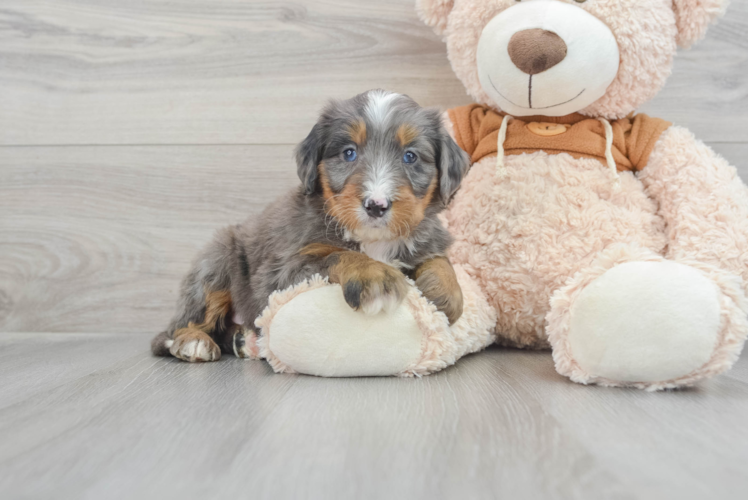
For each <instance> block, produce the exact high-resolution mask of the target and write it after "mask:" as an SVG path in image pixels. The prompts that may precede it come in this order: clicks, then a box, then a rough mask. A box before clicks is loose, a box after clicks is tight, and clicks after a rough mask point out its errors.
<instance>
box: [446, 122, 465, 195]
mask: <svg viewBox="0 0 748 500" xmlns="http://www.w3.org/2000/svg"><path fill="white" fill-rule="evenodd" d="M440 135H441V147H440V153H439V193H440V195H441V199H442V204H443V205H444V206H445V207H446V206H447V205H448V204H449V201H450V200H451V199H452V196H454V194H455V193H456V192H457V188H459V187H460V183H461V182H462V179H463V177H465V174H467V171H468V169H469V168H470V157H469V156H468V154H467V153H466V152H465V151H463V150H462V149H460V146H458V145H457V143H456V142H455V141H454V140H453V139H452V137H450V135H449V133H448V132H447V130H446V129H445V128H444V127H442V128H441V134H440Z"/></svg>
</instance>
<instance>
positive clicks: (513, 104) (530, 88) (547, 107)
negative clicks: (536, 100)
mask: <svg viewBox="0 0 748 500" xmlns="http://www.w3.org/2000/svg"><path fill="white" fill-rule="evenodd" d="M488 81H489V82H491V86H492V87H493V89H494V90H495V91H496V93H497V94H499V95H500V96H501V97H502V98H503V99H505V100H506V101H507V102H508V103H510V104H511V105H512V106H517V107H518V108H522V109H550V108H555V107H558V106H563V105H564V104H568V103H570V102H571V101H573V100H575V99H577V98H578V97H579V96H580V95H582V94H584V91H585V90H587V89H582V91H581V92H580V93H578V94H577V95H576V96H574V97H572V98H571V99H569V100H568V101H564V102H560V103H558V104H553V105H552V106H544V107H542V108H534V107H532V75H530V81H529V83H528V86H527V90H528V103H529V104H530V107H527V106H520V105H519V104H516V103H515V102H514V101H512V100H511V99H507V97H506V96H505V95H504V94H502V93H501V92H500V91H499V89H498V88H496V84H495V83H493V79H492V78H491V75H488Z"/></svg>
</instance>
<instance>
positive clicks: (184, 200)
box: [0, 0, 748, 500]
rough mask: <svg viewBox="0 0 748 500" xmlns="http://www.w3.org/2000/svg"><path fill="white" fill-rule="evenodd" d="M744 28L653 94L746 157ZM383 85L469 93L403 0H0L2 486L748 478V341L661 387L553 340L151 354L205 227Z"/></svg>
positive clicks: (430, 485) (575, 493)
mask: <svg viewBox="0 0 748 500" xmlns="http://www.w3.org/2000/svg"><path fill="white" fill-rule="evenodd" d="M746 32H748V2H737V1H735V2H732V6H731V9H730V14H729V15H728V17H726V18H725V19H724V20H723V21H722V22H721V23H720V24H719V25H717V26H716V27H715V28H713V29H712V30H711V31H710V32H709V34H708V36H707V39H706V40H705V41H704V42H703V43H701V44H700V45H698V46H696V47H695V48H694V49H692V50H690V51H685V52H682V53H681V54H680V55H679V56H678V58H677V61H676V66H675V69H674V73H673V76H672V78H671V79H670V81H669V82H668V85H667V87H666V89H665V90H664V91H663V92H662V93H661V94H660V96H658V97H657V98H656V99H654V100H653V101H652V102H651V103H649V104H648V105H647V106H645V107H644V109H642V111H644V112H647V113H649V114H651V115H654V116H659V117H662V118H666V119H669V120H671V121H673V122H676V123H678V124H680V125H684V126H687V127H689V128H690V129H691V130H692V131H693V132H694V133H695V134H696V135H697V137H699V138H700V139H702V140H704V141H706V142H707V143H708V144H709V145H710V146H712V147H713V148H715V149H716V150H717V151H718V152H720V153H721V154H723V155H724V156H725V157H726V158H727V159H728V160H730V161H731V162H732V163H733V164H734V165H736V166H737V167H738V170H739V172H740V174H741V176H742V177H743V179H745V180H747V181H748V99H747V98H746V95H747V94H748V64H747V63H748V38H747V37H746V35H745V33H746ZM376 87H381V88H386V89H390V90H395V91H399V92H405V93H408V94H409V95H411V96H412V97H414V98H415V99H416V100H418V101H419V102H420V103H421V104H423V105H427V106H439V107H442V108H447V107H451V106H456V105H461V104H466V103H469V102H470V98H469V97H468V96H467V95H465V92H464V90H463V88H462V86H461V84H460V83H459V81H458V80H457V79H456V78H455V76H454V75H453V73H452V70H451V68H450V67H449V63H448V61H447V57H446V50H445V47H444V45H443V43H442V42H441V41H440V40H439V38H438V37H437V36H435V35H434V34H433V33H432V32H431V31H430V30H429V29H428V28H427V27H425V26H424V25H422V23H420V22H419V21H418V19H417V17H416V15H415V12H414V9H413V0H380V1H377V2H371V1H366V0H308V1H301V0H288V1H285V0H284V1H268V0H142V1H137V2H134V1H130V2H123V1H117V0H33V1H31V0H2V2H0V332H5V333H0V498H3V499H5V498H9V499H16V498H91V499H96V500H98V499H101V498H107V499H108V498H114V499H118V498H128V499H129V498H138V499H148V498H175V497H179V498H180V499H185V500H188V499H190V498H227V497H235V498H278V499H282V498H313V499H317V498H325V499H327V498H346V499H347V498H433V499H439V498H455V497H458V498H470V499H472V498H543V499H545V498H594V499H603V498H617V499H627V498H657V499H659V498H671V497H678V498H686V499H687V498H725V499H730V498H745V496H746V491H748V478H747V477H746V475H745V473H744V464H745V463H746V462H747V461H748V431H746V430H745V429H746V426H745V421H746V419H748V355H745V354H744V355H743V357H742V358H741V360H740V361H739V363H738V365H737V366H736V367H735V368H734V369H733V370H732V371H731V372H729V373H728V374H727V375H725V376H722V377H719V378H717V379H715V380H712V381H709V382H707V383H705V384H703V385H701V386H699V387H698V388H696V389H692V390H686V391H678V392H667V393H658V394H647V393H642V392H639V391H629V390H620V389H605V388H593V387H583V386H579V385H575V384H572V383H570V382H568V381H567V380H566V379H564V378H563V377H560V376H559V375H557V374H556V373H555V371H554V370H553V364H552V360H551V358H550V355H549V354H548V353H542V352H541V353H537V352H520V351H513V350H502V349H489V350H488V351H486V352H483V353H480V354H477V355H474V356H470V357H468V358H466V359H464V360H462V361H461V362H460V363H459V364H458V365H456V366H455V367H453V368H451V369H449V370H446V371H444V372H442V373H439V374H437V375H434V376H430V377H426V378H424V379H416V380H400V379H349V380H329V379H328V380H325V379H317V378H312V377H303V376H287V375H275V374H273V373H272V371H271V370H270V368H269V367H268V366H267V365H266V364H265V363H263V362H250V361H242V360H237V359H234V358H233V357H227V358H225V359H223V360H222V361H221V362H219V363H215V364H206V365H188V364H184V363H180V362H176V361H174V360H168V359H157V358H153V357H151V356H150V355H149V353H148V348H147V345H148V341H149V337H150V335H151V334H152V333H154V332H156V331H158V330H159V329H160V328H162V327H163V326H164V325H165V324H166V322H167V321H168V318H169V315H170V314H171V312H172V310H173V307H174V303H175V300H176V291H177V287H178V284H179V280H180V279H181V277H182V276H183V275H184V273H185V272H186V270H187V267H188V265H189V262H190V260H191V259H192V258H193V256H194V255H195V253H196V251H197V249H198V248H199V247H201V246H202V245H203V244H204V243H205V242H206V240H207V239H208V238H209V237H210V235H211V234H212V232H213V231H215V230H216V229H217V228H219V227H221V226H223V225H226V224H230V223H235V222H239V221H241V220H243V219H244V218H246V217H254V216H257V214H258V213H259V211H260V210H261V209H262V207H264V206H265V204H266V203H267V202H268V201H270V200H271V199H272V198H274V197H275V196H277V195H279V194H280V193H282V192H283V191H285V190H286V189H288V188H289V187H291V186H293V185H295V184H296V182H297V180H296V177H295V167H294V165H293V163H292V160H291V152H292V150H293V146H294V144H295V143H297V142H298V141H299V140H301V139H302V138H303V137H304V136H305V135H306V133H307V132H308V131H309V129H310V128H311V126H312V124H313V122H314V119H315V116H316V113H317V111H318V110H319V108H320V107H321V106H322V105H323V103H324V102H325V101H326V100H327V99H328V98H330V97H348V96H351V95H353V94H355V93H358V92H361V91H364V90H367V89H370V88H376ZM8 332H14V333H8ZM39 332H51V333H39ZM146 332H147V333H146Z"/></svg>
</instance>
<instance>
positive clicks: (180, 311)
mask: <svg viewBox="0 0 748 500" xmlns="http://www.w3.org/2000/svg"><path fill="white" fill-rule="evenodd" d="M372 92H378V94H376V95H379V96H381V95H383V93H382V92H381V91H372ZM372 92H369V93H364V94H361V95H358V96H356V97H354V98H352V99H350V100H347V101H333V102H331V103H330V104H329V105H328V106H327V107H326V108H325V110H324V111H323V113H322V115H321V117H320V118H319V121H318V123H317V124H316V125H315V126H314V128H313V129H312V131H311V133H310V134H309V136H308V137H307V138H306V139H305V140H304V141H303V142H302V143H301V144H300V145H299V146H298V148H297V151H296V160H297V166H298V174H299V178H300V179H301V181H302V185H301V186H300V187H299V188H297V189H295V190H294V191H292V192H291V193H289V194H287V195H286V196H283V197H281V198H279V199H278V200H276V201H275V202H273V203H272V204H270V205H269V206H268V207H267V208H266V209H265V210H264V211H263V212H262V214H261V215H260V216H259V217H256V218H252V219H249V220H247V221H245V222H243V223H241V224H237V225H234V226H229V227H226V228H224V229H222V230H220V231H218V233H217V234H216V236H215V238H214V239H213V241H212V242H211V243H210V244H209V245H208V246H207V247H206V248H205V249H204V250H203V251H202V253H201V254H200V255H199V257H198V258H197V259H196V261H195V263H194V265H193V268H192V270H191V271H190V273H189V274H188V275H187V276H186V277H185V279H184V281H183V283H182V287H181V291H180V297H179V302H178V305H177V311H176V314H175V315H174V318H173V319H172V321H171V323H170V325H169V327H168V328H167V330H165V331H164V332H162V333H161V334H159V335H158V336H157V337H156V338H154V339H153V342H152V349H153V352H154V353H155V354H157V355H168V354H169V350H168V348H167V347H166V345H165V344H166V341H167V340H168V339H171V338H173V334H174V332H175V331H176V330H177V329H179V328H184V327H186V326H187V325H188V324H189V323H190V322H194V323H198V324H199V323H200V322H202V321H203V317H204V315H205V309H206V306H205V294H206V292H207V291H219V290H230V293H231V298H232V313H234V314H238V315H239V316H240V317H241V318H243V319H244V320H245V323H246V325H247V326H251V325H252V323H253V321H254V319H255V318H256V317H257V316H258V315H259V314H260V313H261V312H262V310H263V309H264V308H265V307H266V305H267V302H268V297H269V296H270V294H271V293H273V292H274V291H276V290H281V289H285V288H287V287H289V286H291V285H294V284H296V283H299V282H301V281H303V280H305V279H307V278H310V277H311V276H313V275H314V274H318V273H319V274H321V275H323V276H326V275H327V270H328V265H329V263H328V262H327V261H326V260H325V259H320V258H319V257H314V256H302V255H300V253H299V252H300V250H301V249H302V248H304V247H305V246H307V245H309V244H312V243H324V244H328V245H333V246H336V247H340V248H345V249H349V250H353V251H360V250H361V242H359V241H357V240H356V239H355V238H351V236H350V235H349V234H346V231H344V230H343V228H342V227H341V225H340V224H339V223H338V222H339V221H336V220H335V219H333V218H331V217H330V216H329V215H328V214H326V212H325V200H324V198H323V196H322V190H321V186H320V179H319V171H318V165H319V164H320V163H324V165H325V169H326V171H327V172H328V175H329V179H330V186H331V187H332V188H333V190H335V191H338V190H339V189H342V187H343V186H344V185H345V182H346V180H347V178H348V176H350V175H352V173H354V172H356V171H360V172H363V173H364V174H367V172H368V171H369V170H371V169H372V168H374V167H373V165H375V164H376V165H379V167H380V168H386V170H387V172H386V175H387V176H388V178H389V179H390V181H391V182H393V183H395V184H397V185H402V184H409V186H410V188H411V189H412V192H413V193H414V194H416V195H417V196H423V194H424V193H425V191H426V189H427V188H428V186H429V184H430V183H431V182H432V180H433V178H434V177H435V176H436V178H437V179H438V182H439V196H434V197H433V200H432V202H431V203H430V204H429V205H428V207H427V209H426V212H425V217H424V219H423V221H422V222H421V223H420V224H419V225H418V226H417V227H415V228H410V234H409V238H408V240H407V243H406V242H404V243H403V244H402V245H400V246H398V247H397V250H396V253H395V255H393V256H392V257H393V258H392V260H393V261H396V262H398V265H400V266H401V268H402V269H403V270H404V271H405V272H408V270H410V271H411V272H412V270H414V269H415V268H416V267H417V266H418V265H419V264H420V263H422V262H423V261H424V260H426V259H428V258H431V257H434V256H438V255H445V253H446V250H447V248H448V246H449V244H450V243H451V237H450V235H449V233H448V232H447V231H446V230H445V229H444V228H443V227H442V225H441V223H440V222H439V220H438V219H437V214H438V213H439V212H440V211H441V210H442V209H443V208H444V206H445V205H446V203H447V202H448V201H449V199H450V197H451V196H452V195H453V194H454V192H455V191H456V189H457V187H458V186H459V183H460V181H461V179H462V177H463V175H464V174H465V172H466V170H467V167H468V158H467V156H466V154H465V153H464V152H463V151H462V150H461V149H459V147H458V146H457V145H456V144H455V143H454V141H452V139H451V138H450V137H449V135H448V134H447V132H446V130H445V129H444V128H443V126H442V124H441V117H440V114H439V113H438V112H437V111H435V110H428V109H423V108H420V107H419V106H418V105H417V104H416V103H415V102H414V101H412V100H411V99H410V98H408V97H406V96H401V95H396V96H395V97H393V98H392V99H391V102H390V103H389V105H388V106H387V108H386V110H387V113H386V115H385V116H382V117H380V118H383V119H381V120H373V119H372V117H371V116H368V115H367V112H366V107H367V105H368V103H370V102H371V94H372ZM362 119H363V120H364V121H365V122H366V125H367V142H366V146H365V147H364V148H360V150H359V151H358V154H359V160H358V161H357V162H356V164H355V165H352V164H350V163H346V162H345V161H343V160H342V156H341V154H342V151H343V150H344V149H345V148H347V147H350V146H351V139H350V132H349V131H350V126H351V125H352V124H353V123H355V122H357V121H360V120H362ZM405 122H407V123H409V124H412V125H415V127H416V128H417V129H418V130H419V135H418V137H417V138H416V140H415V141H414V142H413V143H412V144H411V145H409V146H408V150H411V151H413V152H415V153H417V155H418V158H419V159H418V161H417V162H416V163H415V164H412V165H405V164H404V163H403V162H402V160H401V159H402V156H403V148H402V146H400V144H399V142H398V141H396V140H395V139H394V135H395V132H396V130H397V128H398V127H399V125H400V124H402V123H405ZM229 332H230V328H225V329H221V328H218V329H217V331H216V332H214V333H213V334H212V336H213V338H214V340H216V342H217V343H218V345H219V346H220V347H221V349H222V350H223V351H224V352H231V351H232V342H233V340H232V339H230V338H223V337H224V336H226V337H228V335H229Z"/></svg>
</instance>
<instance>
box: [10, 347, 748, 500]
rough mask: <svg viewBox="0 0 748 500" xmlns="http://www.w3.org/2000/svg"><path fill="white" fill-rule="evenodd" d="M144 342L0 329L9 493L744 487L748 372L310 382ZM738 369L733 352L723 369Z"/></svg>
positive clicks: (747, 362) (473, 366) (486, 359)
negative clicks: (674, 377)
mask: <svg viewBox="0 0 748 500" xmlns="http://www.w3.org/2000/svg"><path fill="white" fill-rule="evenodd" d="M147 340H148V337H147V336H144V335H75V334H64V335H39V334H31V335H30V334H22V335H14V334H0V378H1V379H3V380H8V379H9V377H12V378H13V380H18V381H21V383H20V384H18V385H15V386H12V385H6V386H5V387H3V388H2V389H1V390H2V394H1V395H2V398H0V401H1V403H0V442H2V443H3V445H2V446H1V447H0V489H1V490H2V491H3V492H4V497H7V498H51V497H54V498H112V499H124V498H141V499H150V498H180V499H182V500H189V499H192V498H195V499H198V498H201V499H202V498H246V497H247V496H248V495H249V496H251V498H257V499H264V498H274V499H285V498H310V499H316V498H327V499H338V498H341V499H349V498H362V499H368V498H413V499H418V498H429V499H448V498H471V499H472V498H476V499H480V498H544V499H557V498H558V499H572V498H595V499H607V498H616V499H634V498H637V499H649V498H651V499H656V498H683V499H690V498H720V499H725V500H728V499H739V498H744V493H745V489H746V488H748V478H746V476H745V474H744V473H743V468H744V464H745V463H746V460H748V431H747V430H746V427H745V425H744V422H745V419H746V417H748V398H747V397H746V396H748V381H746V380H745V379H742V380H740V379H738V378H733V377H730V376H724V377H719V378H717V379H714V380H712V381H709V382H707V383H705V384H704V385H702V386H701V387H699V388H697V389H692V390H684V391H676V392H665V393H657V394H651V393H646V392H642V391H637V390H623V389H606V388H600V387H584V386H581V385H576V384H573V383H571V382H569V381H568V380H566V379H564V378H563V377H561V376H559V375H558V374H556V373H555V371H554V370H553V362H552V360H551V357H550V355H549V354H548V353H539V352H523V351H516V350H502V349H494V348H492V349H489V350H488V351H486V352H484V353H481V354H479V355H474V356H469V357H467V358H465V359H464V360H462V361H461V362H460V363H459V364H458V365H456V366H455V367H452V368H450V369H448V370H446V371H444V372H441V373H439V374H436V375H433V376H429V377H425V378H422V379H394V378H368V379H321V378H315V377H306V376H294V375H276V374H273V373H272V371H271V369H270V368H269V366H268V365H267V364H266V363H264V362H259V361H248V360H239V359H235V358H233V357H227V358H225V359H224V360H222V361H220V362H218V363H212V364H198V365H189V364H186V363H182V362H179V361H175V360H171V359H157V358H152V357H151V356H150V355H149V354H148V352H147V347H146V345H147ZM55 352H56V353H59V354H60V355H59V356H52V355H51V353H55ZM8 362H11V363H13V364H11V365H9V364H8ZM746 371H748V357H746V355H744V356H743V358H742V359H741V360H740V361H739V362H738V365H737V366H736V369H735V371H734V372H733V373H738V374H739V373H745V372H746ZM31 381H33V383H31Z"/></svg>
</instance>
